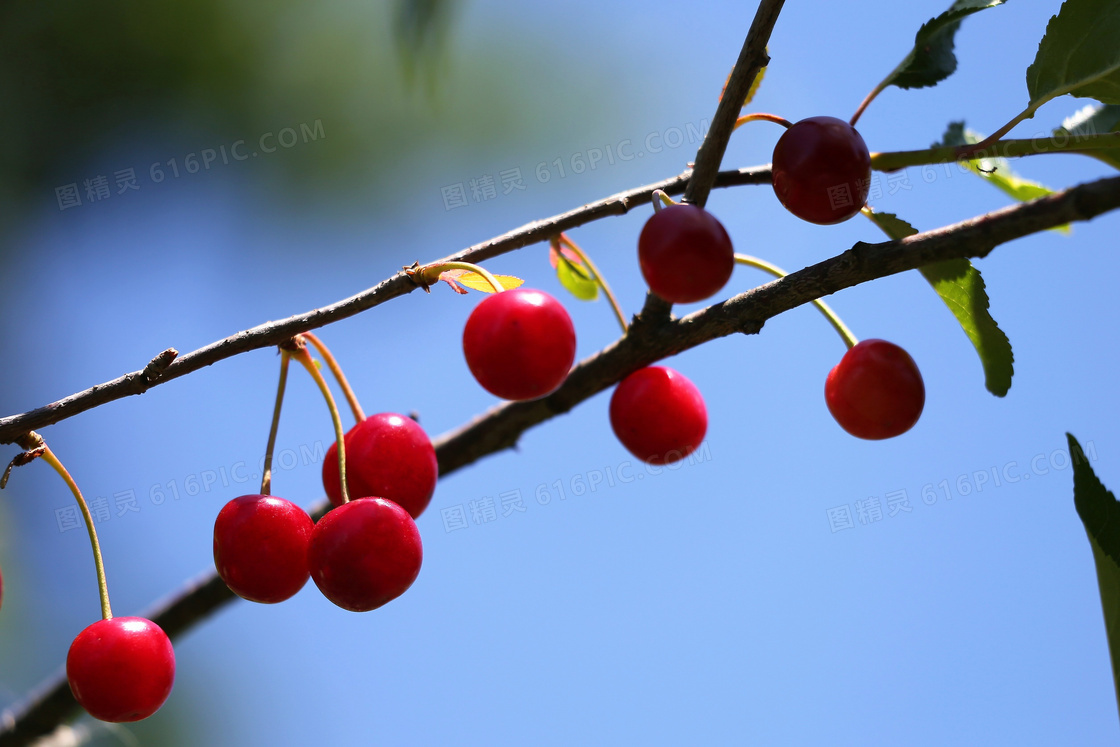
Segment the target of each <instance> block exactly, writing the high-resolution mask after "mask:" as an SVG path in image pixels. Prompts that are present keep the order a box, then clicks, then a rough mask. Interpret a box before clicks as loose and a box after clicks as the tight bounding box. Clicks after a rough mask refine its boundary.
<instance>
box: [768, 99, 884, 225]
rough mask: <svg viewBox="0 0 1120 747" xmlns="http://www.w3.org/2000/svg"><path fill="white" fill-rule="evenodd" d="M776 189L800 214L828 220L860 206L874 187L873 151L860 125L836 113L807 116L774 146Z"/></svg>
mask: <svg viewBox="0 0 1120 747" xmlns="http://www.w3.org/2000/svg"><path fill="white" fill-rule="evenodd" d="M772 175H773V183H774V194H776V195H777V196H778V200H779V201H781V203H782V204H783V205H785V207H786V209H787V210H789V211H790V212H791V213H793V214H794V215H796V216H797V217H798V218H801V219H802V220H807V221H809V222H810V223H820V224H822V225H828V224H832V223H840V222H842V221H846V220H848V219H849V218H851V217H852V216H853V215H855V214H856V213H858V212H859V211H860V208H862V207H863V205H864V203H865V202H867V193H868V192H869V191H870V189H871V155H870V153H868V151H867V144H866V143H864V142H863V138H862V137H861V136H860V134H859V133H858V132H856V129H855V128H854V127H852V126H851V125H850V124H848V123H847V122H845V121H844V120H842V119H836V118H835V117H809V118H808V119H803V120H801V121H800V122H797V123H796V124H794V125H793V126H792V127H790V128H789V129H788V130H786V131H785V134H783V135H782V136H781V137H780V138H779V139H778V144H777V145H775V146H774V158H773V164H772Z"/></svg>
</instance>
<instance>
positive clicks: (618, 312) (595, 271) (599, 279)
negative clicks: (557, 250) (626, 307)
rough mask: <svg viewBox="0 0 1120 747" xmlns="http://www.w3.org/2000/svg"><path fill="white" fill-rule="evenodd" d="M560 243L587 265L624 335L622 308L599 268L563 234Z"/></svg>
mask: <svg viewBox="0 0 1120 747" xmlns="http://www.w3.org/2000/svg"><path fill="white" fill-rule="evenodd" d="M559 240H560V243H561V244H563V245H564V246H566V247H568V248H569V249H570V250H571V251H572V253H573V254H575V255H576V256H577V257H579V258H580V261H581V262H583V263H584V264H585V265H587V269H588V270H590V271H591V276H592V278H593V279H594V280H595V282H596V283H598V284H599V286H600V287H601V288H602V289H603V294H604V295H606V297H607V300H608V301H610V302H611V308H612V309H614V315H615V317H617V318H618V323H619V324H620V325H622V334H626V330H627V326H626V315H625V314H623V313H622V307H621V306H619V304H618V299H617V298H615V295H614V291H612V290H611V287H610V286H609V285H608V284H607V279H606V278H604V277H603V273H601V272H599V268H598V267H596V266H595V263H594V262H592V261H591V257H588V256H587V253H586V252H584V251H583V250H582V249H580V248H579V247H578V246H577V245H576V242H574V241H572V240H571V239H569V238H568V237H567V236H566V235H565V234H563V233H562V234H560V239H559Z"/></svg>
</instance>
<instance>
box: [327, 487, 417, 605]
mask: <svg viewBox="0 0 1120 747" xmlns="http://www.w3.org/2000/svg"><path fill="white" fill-rule="evenodd" d="M423 559H424V550H423V547H422V546H421V544H420V531H419V530H418V529H417V528H416V523H415V522H413V521H412V517H411V516H409V515H408V512H407V511H405V510H404V509H403V508H401V507H400V506H398V505H397V504H396V503H393V502H392V501H388V500H385V499H384V498H358V499H357V500H352V501H350V502H349V503H344V504H342V505H341V506H339V507H338V508H336V509H333V510H332V511H330V512H329V513H328V514H327V515H326V516H324V517H323V518H321V519H319V523H318V524H316V525H315V530H314V531H313V532H312V533H311V544H310V545H309V546H308V549H307V562H308V566H309V567H310V568H311V578H312V579H313V580H314V581H315V585H316V586H318V587H319V590H320V591H322V592H323V596H325V597H326V598H327V599H329V600H331V601H332V602H334V603H335V604H337V605H338V606H339V607H342V608H343V609H347V610H350V611H351V612H368V611H369V610H373V609H377V608H378V607H380V606H381V605H383V604H385V603H386V602H391V601H392V600H394V599H396V598H397V597H399V596H400V595H401V594H404V593H405V591H407V590H408V587H409V586H412V582H413V581H415V580H416V576H417V575H419V573H420V563H421V561H422V560H423Z"/></svg>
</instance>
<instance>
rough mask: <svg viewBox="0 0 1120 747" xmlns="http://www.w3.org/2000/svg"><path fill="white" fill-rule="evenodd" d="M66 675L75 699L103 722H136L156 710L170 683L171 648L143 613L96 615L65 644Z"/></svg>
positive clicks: (156, 627)
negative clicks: (96, 617)
mask: <svg viewBox="0 0 1120 747" xmlns="http://www.w3.org/2000/svg"><path fill="white" fill-rule="evenodd" d="M66 678H67V679H68V680H69V681H70V691H71V692H72V693H74V699H75V700H77V701H78V703H79V704H80V705H81V706H82V708H85V709H86V711H87V712H88V713H89V715H91V716H93V717H94V718H97V719H101V720H102V721H113V722H123V721H139V720H140V719H144V718H147V717H148V716H151V715H152V714H153V713H155V712H156V711H158V710H159V707H160V706H162V705H163V702H164V701H165V700H167V696H168V695H170V694H171V686H172V685H173V684H174V682H175V651H174V649H172V648H171V641H170V640H169V639H168V637H167V634H166V633H164V632H163V629H162V628H160V627H159V626H158V625H156V624H155V623H154V622H152V621H151V620H147V619H145V618H143V617H113V618H110V619H108V620H98V621H97V622H95V623H94V624H93V625H90V626H89V627H88V628H86V629H85V630H83V631H82V632H81V633H79V634H78V637H77V638H75V639H74V642H73V643H72V644H70V653H69V654H67V656H66Z"/></svg>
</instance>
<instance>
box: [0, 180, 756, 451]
mask: <svg viewBox="0 0 1120 747" xmlns="http://www.w3.org/2000/svg"><path fill="white" fill-rule="evenodd" d="M691 176H692V175H691V172H688V171H686V172H684V173H682V174H679V175H677V176H674V177H672V178H669V179H665V180H663V181H660V182H657V183H655V184H647V185H646V186H644V187H637V188H635V189H629V190H626V191H625V192H619V193H618V194H615V195H611V196H610V197H607V198H605V199H602V200H599V201H598V202H592V203H590V204H587V205H584V206H583V207H580V208H576V209H575V210H569V211H568V212H566V213H561V214H559V215H554V216H552V217H551V218H545V219H544V220H539V221H534V222H532V223H528V224H526V225H524V226H522V227H520V228H516V229H514V230H512V231H509V232H508V233H505V234H502V235H501V236H498V237H496V238H493V239H489V240H488V241H483V242H482V243H480V244H475V245H474V246H470V247H467V248H466V249H463V250H462V251H460V252H458V253H456V254H452V255H450V256H449V257H446V258H445V259H444V260H441V261H462V262H473V263H475V264H478V263H480V262H482V261H483V260H486V259H491V258H493V257H497V256H499V255H502V254H505V253H507V252H511V251H514V250H516V249H521V248H522V247H525V246H529V245H530V244H535V243H538V242H541V241H547V240H548V239H549V238H551V237H552V236H555V235H556V234H558V233H560V232H561V231H568V230H570V229H572V228H576V227H578V226H582V225H584V224H586V223H590V222H592V221H596V220H599V219H600V218H606V217H608V216H612V215H625V214H626V213H627V212H629V211H630V210H631V208H634V207H636V206H642V205H648V204H649V202H650V199H651V198H652V195H653V191H654V190H656V189H660V190H663V191H665V192H666V193H668V194H680V193H682V192H684V191H685V188H686V187H687V186H688V184H689V181H690V180H691ZM769 182H770V169H769V168H768V167H757V168H749V169H738V170H734V171H724V172H721V173H719V174H718V175H717V178H716V183H715V186H717V187H733V186H739V185H744V184H768V183H769ZM416 287H417V286H416V285H414V284H413V283H412V281H411V280H409V279H408V277H407V276H406V275H405V274H404V273H403V272H398V273H397V274H396V275H394V276H393V277H391V278H389V279H387V280H384V281H382V282H381V283H379V284H377V285H375V286H374V287H372V288H370V289H368V290H365V291H362V292H361V293H359V294H357V295H355V296H351V297H350V298H347V299H344V300H342V301H339V302H337V303H333V304H331V305H329V306H324V307H322V308H318V309H313V310H312V311H308V312H306V313H303V314H297V315H296V316H290V317H288V318H287V319H283V320H281V321H278V322H266V323H265V324H261V325H258V326H256V327H253V328H252V329H247V330H245V331H243V332H238V333H237V334H235V335H233V336H231V337H227V338H225V339H224V340H218V341H217V342H212V343H210V344H209V345H206V346H205V347H201V348H199V349H198V350H195V351H193V352H190V353H187V354H185V355H181V356H178V357H177V358H176V357H174V355H173V354H174V352H175V351H174V350H173V349H168V350H165V351H164V352H163V353H160V354H159V355H158V356H156V357H155V358H154V359H153V360H152V362H151V363H149V364H148V366H147V367H145V368H144V369H143V370H141V371H133V372H132V373H128V374H125V375H124V376H120V377H118V378H116V379H113V380H111V381H106V382H104V383H102V384H98V385H96V386H93V387H91V388H89V389H87V390H85V391H83V392H77V393H76V394H71V395H70V396H69V397H64V398H63V399H60V400H58V401H57V402H52V403H51V404H49V405H44V406H42V407H39V408H36V409H34V410H29V411H28V412H24V413H21V414H18V415H9V416H8V417H4V418H0V444H8V443H14V442H15V441H16V439H18V438H20V437H21V436H23V435H26V434H27V433H28V432H29V431H33V430H39V429H42V428H44V427H46V426H48V425H53V424H54V423H58V422H60V421H62V420H65V419H67V418H71V417H73V416H75V415H77V414H79V413H82V412H85V411H86V410H90V409H93V408H94V407H98V406H100V405H104V404H106V403H108V402H112V401H114V400H118V399H123V398H125V397H129V396H132V395H135V394H143V393H144V392H146V391H148V390H149V389H151V388H152V387H154V386H157V385H159V384H163V383H164V382H167V381H171V380H172V379H177V378H179V377H180V376H186V375H187V374H189V373H193V372H194V371H197V370H199V369H201V368H205V367H206V366H210V365H213V364H215V363H217V362H218V361H221V360H225V359H226V358H231V357H233V356H235V355H240V354H241V353H246V352H249V351H250V350H259V349H261V348H268V347H273V346H275V345H279V344H280V343H281V342H283V341H285V340H288V339H291V338H292V337H294V336H295V335H297V334H299V333H301V332H306V331H308V330H311V329H318V328H319V327H323V326H326V325H327V324H331V323H332V322H337V321H339V320H341V319H346V318H347V317H351V316H354V315H355V314H358V313H361V312H363V311H365V310H367V309H371V308H373V307H374V306H378V305H380V304H382V303H385V302H386V301H388V300H390V299H393V298H397V297H398V296H403V295H405V294H407V293H411V292H412V291H413V290H415V289H416Z"/></svg>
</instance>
